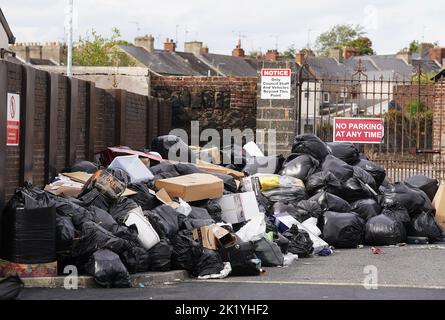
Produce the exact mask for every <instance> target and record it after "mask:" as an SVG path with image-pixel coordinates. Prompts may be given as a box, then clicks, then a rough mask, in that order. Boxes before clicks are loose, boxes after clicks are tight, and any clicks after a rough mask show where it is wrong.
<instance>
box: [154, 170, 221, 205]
mask: <svg viewBox="0 0 445 320" xmlns="http://www.w3.org/2000/svg"><path fill="white" fill-rule="evenodd" d="M155 186H156V188H158V189H162V188H164V189H165V191H167V193H168V195H169V196H170V197H172V198H174V197H178V198H181V199H183V200H184V201H198V200H205V199H217V198H220V197H222V195H223V192H224V182H223V181H222V180H221V179H220V178H218V177H215V176H213V175H211V174H207V173H194V174H188V175H185V176H179V177H175V178H168V179H160V180H157V181H156V182H155Z"/></svg>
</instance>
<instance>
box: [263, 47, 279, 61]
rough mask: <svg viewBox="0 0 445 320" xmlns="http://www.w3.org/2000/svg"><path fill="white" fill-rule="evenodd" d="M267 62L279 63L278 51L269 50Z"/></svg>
mask: <svg viewBox="0 0 445 320" xmlns="http://www.w3.org/2000/svg"><path fill="white" fill-rule="evenodd" d="M265 58H266V60H269V61H277V60H278V50H275V49H274V50H267V52H266V57H265Z"/></svg>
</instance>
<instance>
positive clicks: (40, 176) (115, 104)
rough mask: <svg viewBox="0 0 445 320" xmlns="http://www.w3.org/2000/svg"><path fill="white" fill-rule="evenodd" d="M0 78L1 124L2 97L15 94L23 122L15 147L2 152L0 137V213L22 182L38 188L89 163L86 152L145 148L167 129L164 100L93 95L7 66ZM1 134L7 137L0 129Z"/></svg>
mask: <svg viewBox="0 0 445 320" xmlns="http://www.w3.org/2000/svg"><path fill="white" fill-rule="evenodd" d="M0 78H1V79H5V80H2V81H0V97H2V98H1V102H0V121H1V122H2V123H4V124H5V125H6V103H5V102H6V100H7V99H6V95H7V93H18V94H20V102H21V103H20V111H21V120H22V121H21V122H20V139H21V140H20V145H19V146H18V147H14V146H6V136H4V135H0V140H2V139H3V141H0V160H1V161H2V162H3V163H5V166H4V167H3V168H0V207H2V206H3V205H4V204H5V201H7V200H8V199H9V198H10V197H11V195H12V194H13V193H14V190H15V189H16V188H17V187H18V186H20V185H22V184H23V183H24V181H29V182H32V183H33V184H34V185H36V186H39V187H43V186H44V185H45V183H47V181H48V179H50V178H51V177H53V176H54V175H55V174H57V173H58V172H60V171H61V170H62V169H63V168H65V167H66V166H68V165H70V164H73V163H72V162H74V161H79V160H85V159H87V160H93V159H92V155H91V154H90V152H89V150H92V151H93V153H97V152H100V151H102V150H104V149H105V148H106V147H108V146H115V145H126V146H129V147H131V148H134V149H142V148H145V147H150V144H151V139H152V138H154V137H155V136H157V134H158V133H159V132H163V133H164V132H165V133H168V132H169V130H170V127H171V115H172V112H171V104H170V103H169V102H167V101H165V100H163V99H157V98H153V97H147V96H143V95H138V94H134V93H129V92H126V91H122V90H103V89H98V88H95V86H94V84H91V83H90V82H87V81H83V80H77V79H72V80H71V79H69V78H67V77H64V76H60V75H51V74H49V73H48V72H45V71H39V70H35V69H32V68H30V67H25V66H22V65H20V64H13V63H9V62H6V61H0ZM76 92H77V93H76ZM123 93H124V94H123ZM118 94H119V95H120V99H117V98H116V97H117V95H118ZM91 95H93V97H91ZM122 97H123V98H122ZM27 99H28V101H27ZM69 110H74V112H73V113H70V112H69ZM122 110H125V112H122ZM118 111H119V112H118ZM161 115H162V116H161ZM119 116H120V117H122V118H118V117H119ZM29 117H32V119H30V118H29ZM25 119H26V120H25ZM51 119H53V121H51ZM90 122H91V128H92V129H91V130H92V132H89V131H90V129H89V128H90ZM70 125H71V128H73V130H71V131H72V134H71V139H73V140H71V141H70V134H69V131H70ZM0 130H4V132H6V128H5V127H3V129H0ZM117 132H123V134H121V135H118V134H117ZM51 133H52V134H51ZM51 141H52V143H51ZM89 146H91V148H89ZM69 155H72V156H71V157H68V156H69ZM2 157H4V158H2ZM70 159H72V160H70ZM0 212H1V208H0Z"/></svg>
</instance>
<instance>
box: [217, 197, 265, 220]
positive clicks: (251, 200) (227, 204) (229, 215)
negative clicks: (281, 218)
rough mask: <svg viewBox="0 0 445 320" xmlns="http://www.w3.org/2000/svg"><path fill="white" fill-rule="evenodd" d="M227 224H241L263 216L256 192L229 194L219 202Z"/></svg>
mask: <svg viewBox="0 0 445 320" xmlns="http://www.w3.org/2000/svg"><path fill="white" fill-rule="evenodd" d="M218 203H219V205H220V206H221V211H222V218H223V220H224V221H225V222H227V223H240V222H243V221H248V220H250V219H252V218H254V217H256V216H258V215H261V213H260V210H259V208H258V202H257V200H256V197H255V193H254V192H244V193H235V194H229V195H226V196H224V197H222V198H221V199H220V200H219V201H218Z"/></svg>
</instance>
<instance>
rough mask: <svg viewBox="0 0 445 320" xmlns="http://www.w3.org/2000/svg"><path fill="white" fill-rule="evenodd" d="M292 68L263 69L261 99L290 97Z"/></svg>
mask: <svg viewBox="0 0 445 320" xmlns="http://www.w3.org/2000/svg"><path fill="white" fill-rule="evenodd" d="M291 73H292V72H291V69H262V70H261V99H290V85H291V78H290V76H291Z"/></svg>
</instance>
